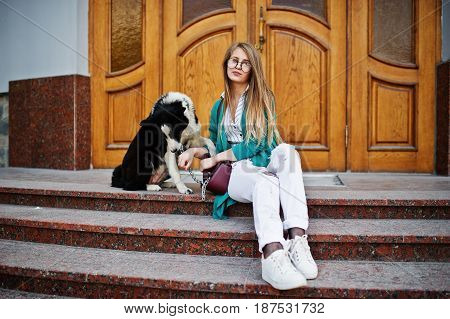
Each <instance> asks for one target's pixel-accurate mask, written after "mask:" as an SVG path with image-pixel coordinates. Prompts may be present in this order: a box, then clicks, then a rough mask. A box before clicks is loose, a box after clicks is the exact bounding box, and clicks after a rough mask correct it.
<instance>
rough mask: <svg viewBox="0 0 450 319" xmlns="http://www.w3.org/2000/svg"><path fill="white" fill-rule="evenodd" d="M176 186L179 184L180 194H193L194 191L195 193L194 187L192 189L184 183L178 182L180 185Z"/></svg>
mask: <svg viewBox="0 0 450 319" xmlns="http://www.w3.org/2000/svg"><path fill="white" fill-rule="evenodd" d="M176 186H177V189H178V192H179V193H180V194H186V195H188V194H193V193H194V191H193V190H192V189H190V188H189V187H187V186H186V185H184V184H178V185H176Z"/></svg>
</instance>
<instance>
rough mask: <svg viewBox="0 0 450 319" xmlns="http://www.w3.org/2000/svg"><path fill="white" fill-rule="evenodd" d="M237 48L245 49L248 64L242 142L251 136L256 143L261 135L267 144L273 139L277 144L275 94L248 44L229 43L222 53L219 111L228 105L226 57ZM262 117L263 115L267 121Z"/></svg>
mask: <svg viewBox="0 0 450 319" xmlns="http://www.w3.org/2000/svg"><path fill="white" fill-rule="evenodd" d="M237 48H241V49H242V50H243V51H244V52H245V54H246V55H247V57H248V60H249V62H250V64H251V70H250V72H251V73H250V77H249V83H248V85H249V88H248V91H247V96H246V105H247V107H246V111H245V112H246V113H245V116H246V125H245V126H246V127H245V129H246V131H247V134H246V139H245V141H246V142H248V141H249V140H250V138H251V137H253V138H255V139H256V140H257V141H258V145H259V144H260V143H261V142H262V140H263V138H267V141H268V143H269V144H270V143H271V141H272V140H273V138H275V140H276V141H277V144H279V143H281V142H282V139H281V136H280V133H279V132H278V129H277V125H276V122H275V97H274V94H273V92H272V90H271V89H270V88H269V86H268V85H267V81H266V79H265V77H264V73H263V68H262V63H261V57H260V55H259V53H258V51H257V50H256V49H255V47H254V46H253V45H251V44H249V43H245V42H237V43H233V44H232V45H231V46H230V47H229V48H228V50H227V51H226V52H225V56H224V58H223V63H222V68H223V77H224V83H225V97H224V102H225V103H224V107H225V108H224V112H223V114H226V113H225V112H226V110H227V108H228V106H229V105H231V83H230V82H231V80H230V79H229V78H228V75H227V68H228V59H230V57H231V55H232V54H233V52H234V50H236V49H237ZM264 114H265V115H264ZM265 116H266V117H267V122H266V119H265ZM267 126H268V127H267ZM266 131H267V135H266Z"/></svg>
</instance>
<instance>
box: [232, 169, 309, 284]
mask: <svg viewBox="0 0 450 319" xmlns="http://www.w3.org/2000/svg"><path fill="white" fill-rule="evenodd" d="M279 189H280V187H279V182H278V178H277V177H276V176H275V175H274V174H271V173H269V172H268V171H267V169H266V168H264V167H256V166H254V165H253V164H252V163H251V161H250V160H244V161H238V162H235V163H234V164H233V170H232V171H231V177H230V183H229V185H228V194H229V195H230V197H231V198H233V199H234V200H236V201H238V202H243V203H250V202H253V216H254V220H255V229H256V234H257V236H258V243H259V251H260V252H263V250H264V257H265V258H262V260H261V264H262V278H263V279H264V280H265V281H267V282H268V283H269V284H271V285H272V286H273V287H275V288H277V289H281V290H286V289H293V288H297V287H301V286H304V285H306V278H305V276H304V275H303V274H302V273H300V272H299V271H297V269H296V268H295V267H294V266H293V265H292V263H291V260H290V257H289V254H288V251H287V248H288V242H287V241H286V240H285V239H284V237H283V223H282V221H281V218H280V199H279V196H280V194H279ZM283 246H284V247H285V249H280V248H283ZM268 247H270V250H272V253H271V254H269V253H268Z"/></svg>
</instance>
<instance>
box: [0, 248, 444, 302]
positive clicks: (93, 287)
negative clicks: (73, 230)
mask: <svg viewBox="0 0 450 319" xmlns="http://www.w3.org/2000/svg"><path fill="white" fill-rule="evenodd" d="M317 263H318V266H319V276H318V278H317V279H315V280H310V281H308V286H307V287H303V288H299V289H294V290H290V291H278V290H276V289H273V288H272V287H270V286H269V285H268V284H266V283H265V282H264V281H263V280H262V278H261V268H260V267H261V265H260V260H259V259H258V258H247V257H223V256H195V255H179V254H164V253H147V252H131V251H119V250H108V249H98V248H80V247H70V246H63V245H53V244H40V243H29V242H22V241H12V240H0V285H1V288H7V289H20V290H25V291H30V292H35V293H46V294H47V293H51V294H58V295H62V296H71V297H82V298H218V297H233V298H239V297H243V298H257V297H274V298H278V297H280V298H290V297H292V298H337V297H339V298H387V297H389V298H448V297H450V264H449V263H440V262H381V261H336V260H328V261H324V260H318V261H317Z"/></svg>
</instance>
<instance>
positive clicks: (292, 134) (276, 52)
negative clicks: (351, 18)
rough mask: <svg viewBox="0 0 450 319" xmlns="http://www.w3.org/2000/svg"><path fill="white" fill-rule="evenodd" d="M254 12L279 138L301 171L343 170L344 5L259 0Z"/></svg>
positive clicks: (314, 0) (319, 0) (318, 0)
mask: <svg viewBox="0 0 450 319" xmlns="http://www.w3.org/2000/svg"><path fill="white" fill-rule="evenodd" d="M254 10H255V11H254V13H255V14H254V25H255V28H254V29H256V30H257V31H258V32H257V33H256V36H255V38H254V41H255V42H257V44H258V45H259V47H260V48H261V52H262V57H263V62H264V64H265V67H266V74H267V77H268V80H269V83H270V86H271V87H272V89H273V90H274V93H275V96H276V108H277V109H276V111H277V124H278V127H279V130H280V133H281V136H282V137H283V139H284V140H285V141H286V142H287V143H289V144H292V145H295V146H296V148H297V149H298V150H299V151H300V153H301V158H302V165H303V168H304V169H305V170H322V171H323V170H337V171H342V170H345V165H346V162H345V160H346V159H345V122H346V116H345V115H346V109H345V108H346V71H345V67H346V2H345V1H326V0H309V1H308V0H305V1H292V0H271V1H266V0H258V1H256V5H255V7H254ZM260 40H261V43H260Z"/></svg>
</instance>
